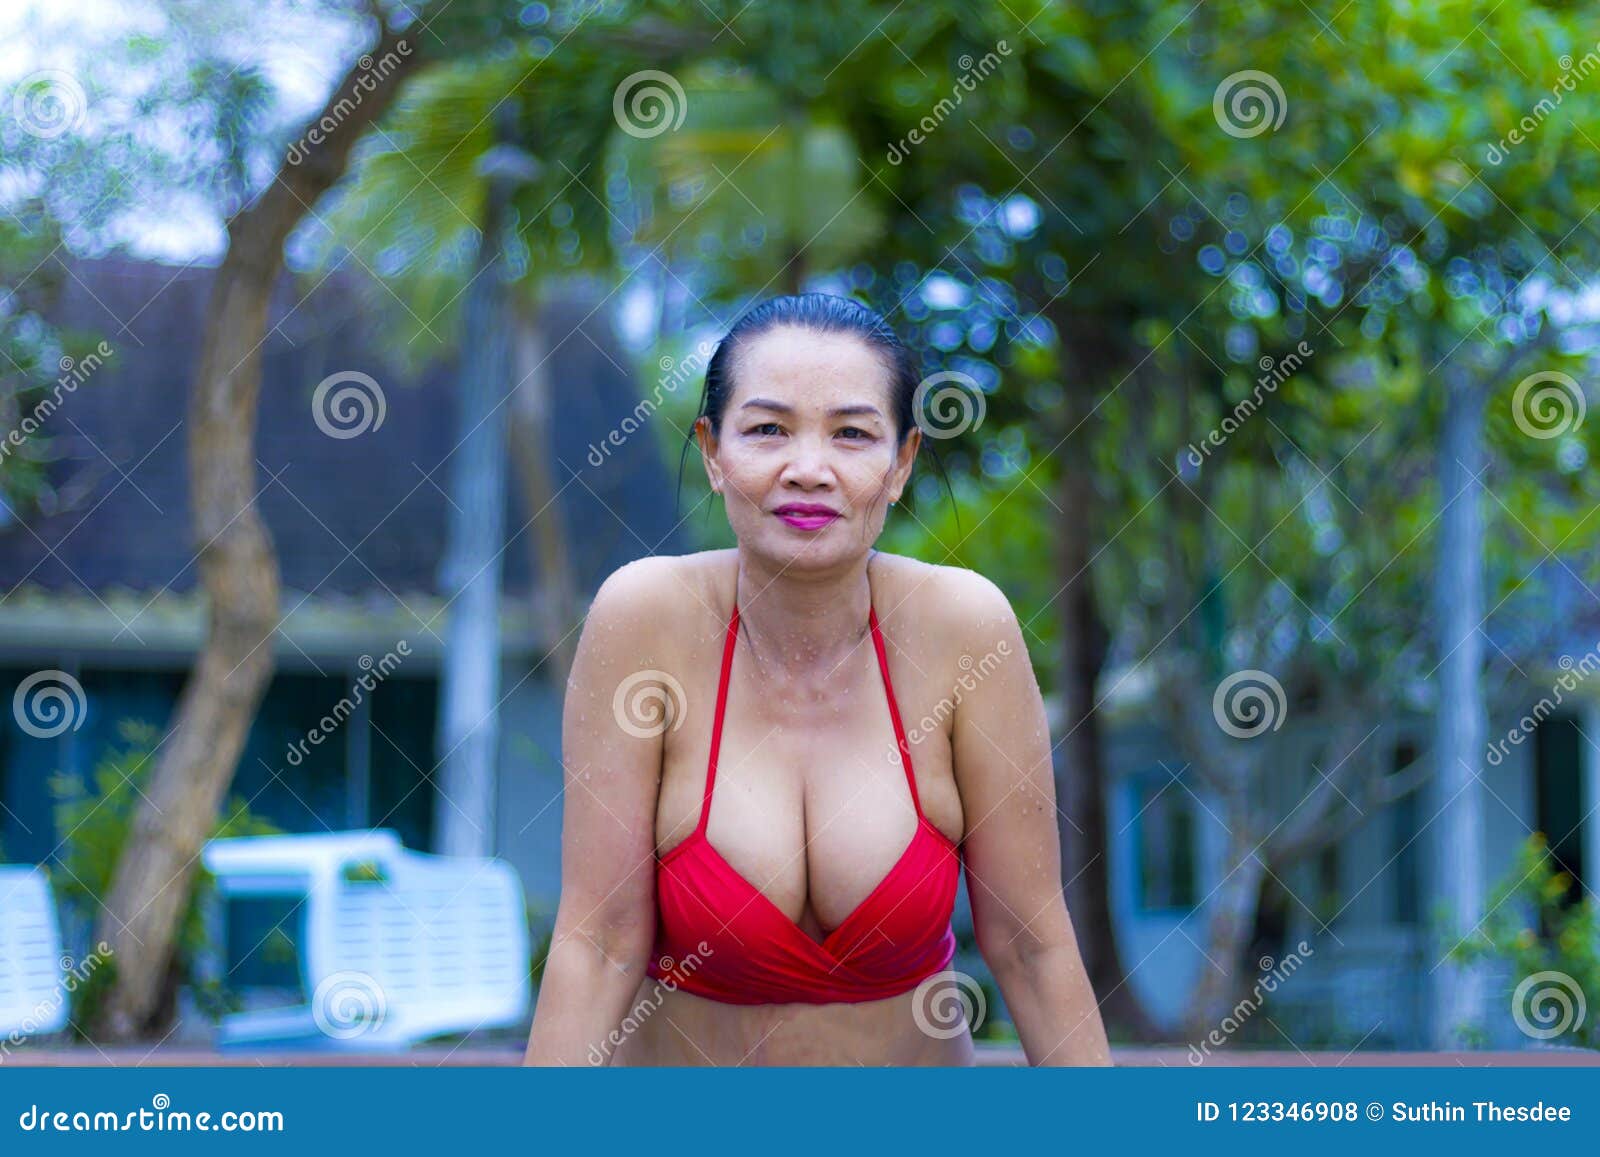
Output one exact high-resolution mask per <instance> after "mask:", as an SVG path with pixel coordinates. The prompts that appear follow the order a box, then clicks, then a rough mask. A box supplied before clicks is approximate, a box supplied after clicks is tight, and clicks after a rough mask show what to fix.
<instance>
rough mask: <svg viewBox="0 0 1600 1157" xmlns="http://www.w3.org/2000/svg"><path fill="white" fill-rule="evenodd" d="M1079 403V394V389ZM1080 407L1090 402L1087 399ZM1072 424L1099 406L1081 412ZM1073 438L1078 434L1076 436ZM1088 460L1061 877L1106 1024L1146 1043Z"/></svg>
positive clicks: (1066, 626)
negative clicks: (1117, 909)
mask: <svg viewBox="0 0 1600 1157" xmlns="http://www.w3.org/2000/svg"><path fill="white" fill-rule="evenodd" d="M1068 392H1069V395H1070V394H1073V393H1075V392H1076V390H1075V389H1074V388H1073V387H1069V391H1068ZM1079 401H1080V403H1081V401H1082V399H1081V398H1080V399H1079ZM1070 409H1071V411H1072V413H1071V415H1070V416H1069V421H1076V416H1077V415H1078V414H1082V413H1087V412H1088V409H1089V406H1088V405H1084V404H1079V405H1072V406H1071V407H1070ZM1068 428H1069V429H1070V428H1071V427H1070V426H1069V427H1068ZM1089 471H1090V467H1089V464H1088V461H1087V457H1086V455H1084V454H1081V453H1067V454H1064V455H1062V456H1061V481H1060V489H1059V494H1060V507H1061V512H1060V515H1059V517H1058V519H1057V541H1058V543H1059V553H1058V556H1057V558H1058V562H1057V566H1058V573H1059V574H1060V576H1061V581H1062V582H1063V583H1065V584H1066V586H1065V587H1064V589H1063V590H1062V593H1061V648H1062V653H1061V660H1062V662H1061V673H1062V685H1061V695H1062V700H1063V704H1064V706H1065V719H1064V720H1063V726H1064V727H1065V728H1066V732H1065V736H1064V738H1063V739H1062V741H1061V759H1060V764H1059V769H1058V773H1057V774H1058V777H1059V782H1058V787H1057V793H1058V794H1059V796H1060V798H1061V816H1060V819H1059V820H1058V822H1057V826H1058V827H1059V828H1060V830H1061V876H1062V880H1063V881H1064V886H1065V889H1066V897H1067V910H1068V911H1069V912H1070V913H1071V915H1072V923H1073V927H1074V929H1075V930H1076V932H1077V936H1078V944H1079V948H1080V951H1081V952H1082V955H1083V964H1084V968H1085V970H1086V971H1087V973H1088V976H1089V983H1090V984H1091V986H1092V987H1093V988H1094V991H1095V992H1096V993H1097V994H1098V996H1099V999H1100V1001H1101V1005H1100V1011H1101V1015H1102V1016H1103V1017H1104V1018H1105V1019H1106V1021H1107V1022H1108V1023H1111V1024H1114V1025H1115V1026H1116V1027H1117V1028H1118V1029H1119V1030H1121V1032H1123V1033H1125V1034H1128V1035H1131V1036H1133V1037H1134V1038H1136V1039H1140V1040H1148V1039H1153V1037H1154V1036H1155V1035H1156V1034H1155V1028H1154V1026H1153V1025H1152V1024H1151V1023H1150V1020H1149V1018H1148V1017H1147V1016H1146V1015H1145V1011H1144V1008H1143V1006H1142V1005H1141V1004H1140V1002H1139V998H1138V994H1137V993H1136V992H1134V991H1133V990H1132V988H1131V987H1130V986H1129V984H1128V977H1127V974H1126V972H1124V970H1123V967H1122V958H1121V955H1120V954H1119V953H1118V951H1117V938H1116V930H1115V926H1114V924H1113V917H1112V912H1111V903H1110V878H1109V875H1108V872H1107V867H1108V857H1109V854H1110V847H1109V843H1108V840H1107V836H1106V799H1105V778H1106V774H1105V766H1104V761H1103V759H1102V749H1103V743H1102V740H1101V734H1100V717H1099V714H1098V712H1097V711H1096V710H1095V696H1096V692H1097V689H1098V687H1099V682H1100V671H1101V669H1102V668H1103V667H1104V665H1105V660H1106V649H1107V647H1108V646H1109V644H1110V633H1109V632H1108V631H1107V629H1106V626H1105V624H1104V623H1103V622H1102V621H1101V619H1100V610H1099V607H1098V606H1097V605H1096V602H1095V597H1094V582H1093V575H1092V573H1091V571H1090V558H1091V556H1092V554H1093V546H1094V531H1093V526H1092V521H1091V517H1090V515H1091V513H1092V511H1093V510H1094V490H1093V480H1092V478H1091V477H1090V473H1089Z"/></svg>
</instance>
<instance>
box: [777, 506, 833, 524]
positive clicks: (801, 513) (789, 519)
mask: <svg viewBox="0 0 1600 1157" xmlns="http://www.w3.org/2000/svg"><path fill="white" fill-rule="evenodd" d="M772 513H773V514H775V515H777V516H778V517H779V518H781V519H783V521H784V522H786V523H788V524H789V525H790V526H792V527H794V528H795V529H796V530H821V529H822V528H823V527H824V526H827V525H828V524H829V523H830V522H832V521H833V520H834V519H836V518H838V517H839V512H838V511H837V510H835V509H834V508H833V507H831V506H821V505H819V504H817V503H815V502H789V503H786V504H784V505H783V506H780V507H778V509H776V510H774V511H773V512H772Z"/></svg>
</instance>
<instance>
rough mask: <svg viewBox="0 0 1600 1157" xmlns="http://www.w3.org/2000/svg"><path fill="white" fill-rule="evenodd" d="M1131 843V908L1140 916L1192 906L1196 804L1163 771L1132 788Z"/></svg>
mask: <svg viewBox="0 0 1600 1157" xmlns="http://www.w3.org/2000/svg"><path fill="white" fill-rule="evenodd" d="M1133 792H1134V800H1133V803H1134V807H1135V810H1136V814H1135V816H1134V819H1133V837H1134V848H1135V854H1136V857H1137V859H1136V865H1137V871H1136V872H1135V883H1134V905H1135V907H1137V908H1138V909H1139V910H1141V911H1144V912H1160V911H1172V910H1180V911H1187V910H1188V909H1190V908H1193V907H1194V906H1195V903H1196V901H1197V899H1198V891H1197V888H1196V883H1197V882H1196V879H1195V822H1194V820H1195V815H1194V813H1195V803H1194V800H1193V799H1191V798H1190V796H1189V793H1188V790H1187V789H1186V788H1184V787H1183V786H1182V785H1181V784H1180V783H1179V782H1178V781H1177V779H1176V777H1174V776H1171V775H1169V774H1168V773H1167V772H1166V771H1165V770H1163V771H1160V772H1156V773H1151V774H1147V775H1142V776H1140V777H1139V778H1138V779H1137V780H1136V781H1135V782H1134V785H1133Z"/></svg>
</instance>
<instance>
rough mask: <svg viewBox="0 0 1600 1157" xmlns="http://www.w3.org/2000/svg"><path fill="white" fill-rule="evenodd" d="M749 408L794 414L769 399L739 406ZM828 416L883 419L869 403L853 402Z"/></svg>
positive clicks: (754, 400)
mask: <svg viewBox="0 0 1600 1157" xmlns="http://www.w3.org/2000/svg"><path fill="white" fill-rule="evenodd" d="M751 407H754V408H755V409H758V410H771V411H772V412H773V413H775V414H792V413H794V407H793V406H791V405H789V404H788V403H787V402H776V401H773V400H772V399H771V398H751V399H749V400H748V401H745V402H742V403H741V404H740V406H739V408H740V409H741V410H744V409H749V408H751ZM828 414H829V416H830V417H844V416H847V415H850V414H872V415H873V416H875V417H879V418H881V417H883V411H881V410H879V409H878V407H877V406H874V405H872V404H871V403H870V402H854V403H852V404H850V405H848V406H834V407H833V408H832V409H830V410H829V411H828Z"/></svg>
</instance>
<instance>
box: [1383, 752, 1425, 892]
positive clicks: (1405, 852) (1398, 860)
mask: <svg viewBox="0 0 1600 1157" xmlns="http://www.w3.org/2000/svg"><path fill="white" fill-rule="evenodd" d="M1416 758H1417V745H1416V744H1415V743H1413V742H1412V741H1411V740H1409V739H1403V740H1401V741H1400V742H1399V743H1397V744H1395V748H1394V761H1393V763H1392V764H1391V765H1390V769H1389V770H1390V774H1391V775H1405V774H1409V772H1410V765H1411V764H1412V763H1413V762H1414V761H1415V760H1416ZM1418 794H1419V792H1416V791H1408V792H1406V794H1405V795H1403V796H1401V797H1400V798H1399V799H1397V800H1395V801H1394V804H1393V805H1392V806H1391V807H1390V808H1389V858H1390V861H1391V863H1392V866H1391V868H1390V870H1389V910H1390V914H1391V916H1392V917H1393V919H1394V922H1395V923H1396V924H1416V923H1418V922H1419V921H1420V920H1421V918H1422V917H1421V907H1420V897H1421V891H1422V884H1421V877H1420V872H1421V859H1420V857H1421V855H1422V843H1423V841H1422V840H1420V839H1418V838H1417V833H1418V831H1419V827H1418V815H1419V814H1420V807H1419V804H1418V800H1417V796H1418Z"/></svg>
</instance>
